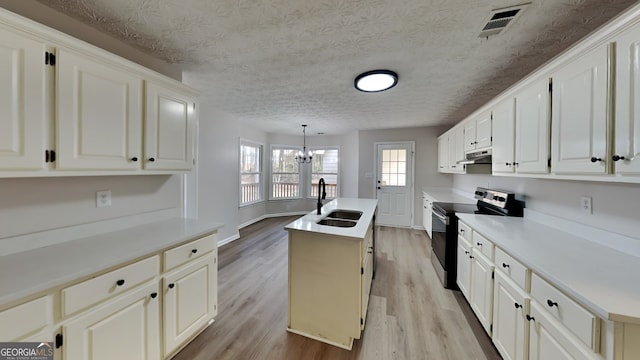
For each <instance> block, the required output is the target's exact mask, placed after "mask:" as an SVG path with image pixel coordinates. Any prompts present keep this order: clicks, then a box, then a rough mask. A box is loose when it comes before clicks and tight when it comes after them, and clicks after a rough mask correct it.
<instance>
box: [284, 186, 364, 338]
mask: <svg viewBox="0 0 640 360" xmlns="http://www.w3.org/2000/svg"><path fill="white" fill-rule="evenodd" d="M376 207H377V200H375V199H350V198H338V199H335V200H333V201H331V202H330V203H328V204H326V205H324V206H323V207H322V210H321V214H320V215H318V214H317V213H316V211H314V212H312V213H309V214H307V215H305V216H303V217H301V218H300V219H297V220H296V221H294V222H292V223H290V224H288V225H287V226H285V229H286V230H288V232H289V322H288V327H287V330H288V331H290V332H293V333H296V334H299V335H303V336H306V337H309V338H312V339H316V340H319V341H322V342H325V343H328V344H331V345H335V346H338V347H341V348H344V349H347V350H351V347H352V346H353V340H354V339H359V338H360V335H361V332H362V330H364V324H365V320H366V314H367V305H368V302H369V291H370V289H371V281H372V279H373V271H374V261H375V256H374V248H375V236H374V230H375V212H376ZM359 213H360V215H359V219H357V220H349V219H346V218H345V217H342V218H340V217H337V218H336V217H334V216H341V215H349V214H356V216H357V214H359ZM354 217H355V216H354ZM323 220H324V221H323ZM335 220H338V221H335ZM319 222H320V223H323V222H325V223H328V224H334V225H340V226H331V225H322V224H319ZM353 222H355V224H354V223H353ZM348 225H353V226H349V227H345V226H348Z"/></svg>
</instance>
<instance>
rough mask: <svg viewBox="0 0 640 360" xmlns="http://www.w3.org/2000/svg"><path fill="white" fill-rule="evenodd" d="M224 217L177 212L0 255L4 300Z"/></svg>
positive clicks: (156, 247)
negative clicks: (188, 215) (181, 215)
mask: <svg viewBox="0 0 640 360" xmlns="http://www.w3.org/2000/svg"><path fill="white" fill-rule="evenodd" d="M221 227H222V224H220V223H214V222H210V221H202V220H195V219H183V218H175V219H170V220H166V221H161V222H157V223H151V224H146V225H142V226H136V227H132V228H128V229H125V230H119V231H114V232H109V233H105V234H100V235H96V236H91V237H87V238H83V239H78V240H73V241H67V242H64V243H60V244H56V245H51V246H46V247H42V248H38V249H34V250H29V251H24V252H19V253H15V254H11V255H6V256H1V257H0V306H2V305H4V304H7V303H9V302H12V301H15V300H19V299H21V298H24V297H27V296H31V295H34V294H36V293H39V292H42V291H46V290H48V289H51V288H54V287H56V286H60V285H64V284H66V283H69V282H73V281H76V280H78V279H80V278H82V277H86V276H89V275H91V274H93V273H96V272H99V271H103V270H106V269H108V268H111V267H114V266H117V265H119V264H122V263H125V262H128V261H131V260H135V259H138V258H141V257H144V256H146V255H150V254H152V253H155V252H158V251H160V250H164V249H167V248H170V247H173V246H174V245H177V244H180V243H182V242H186V241H189V240H191V239H194V238H197V237H201V236H204V235H207V234H210V233H212V232H214V231H215V230H217V229H219V228H221Z"/></svg>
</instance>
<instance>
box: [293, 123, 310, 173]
mask: <svg viewBox="0 0 640 360" xmlns="http://www.w3.org/2000/svg"><path fill="white" fill-rule="evenodd" d="M306 130H307V125H302V151H298V155H296V161H297V162H298V163H299V164H305V163H310V162H311V156H312V155H313V154H312V153H311V150H309V151H308V152H307V133H306Z"/></svg>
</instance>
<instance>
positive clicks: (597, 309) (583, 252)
mask: <svg viewBox="0 0 640 360" xmlns="http://www.w3.org/2000/svg"><path fill="white" fill-rule="evenodd" d="M456 215H457V216H458V218H459V219H460V220H462V221H463V222H465V223H466V224H467V225H469V226H471V227H472V228H473V229H474V230H476V231H478V232H479V233H480V234H482V235H484V236H485V237H487V238H488V239H489V240H492V241H493V242H494V243H495V245H496V246H498V247H500V248H502V249H503V250H504V251H505V252H507V253H509V254H510V255H512V256H513V257H514V258H516V259H517V260H519V261H520V262H522V263H523V264H524V265H525V266H527V267H528V268H530V269H531V270H532V271H533V272H535V273H536V274H538V275H540V277H542V278H544V279H546V280H547V281H549V282H550V283H552V284H553V285H555V286H556V287H557V288H559V289H560V290H562V291H563V292H565V293H566V294H568V295H569V296H571V297H572V298H574V300H576V301H578V302H579V303H581V304H582V305H583V306H585V307H586V308H588V309H590V310H591V311H592V312H593V313H595V314H597V315H598V316H600V317H602V318H604V319H609V320H613V321H621V322H633V323H640V271H638V270H639V269H640V258H639V257H636V256H633V255H629V254H625V253H623V252H621V251H618V250H614V249H612V248H610V247H607V246H604V245H601V244H598V243H596V242H593V241H590V240H587V239H585V238H582V237H579V236H575V235H572V234H571V233H569V232H566V231H563V230H559V229H556V228H552V227H549V226H547V225H544V224H543V223H540V222H536V221H533V220H529V219H527V218H526V217H525V218H517V217H502V216H487V215H473V214H456ZM525 216H526V215H525ZM567 230H568V231H571V230H570V229H567Z"/></svg>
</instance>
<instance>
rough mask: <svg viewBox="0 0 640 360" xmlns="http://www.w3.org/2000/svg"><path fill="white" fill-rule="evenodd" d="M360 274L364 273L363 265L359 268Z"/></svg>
mask: <svg viewBox="0 0 640 360" xmlns="http://www.w3.org/2000/svg"><path fill="white" fill-rule="evenodd" d="M360 275H364V268H363V267H361V268H360Z"/></svg>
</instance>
